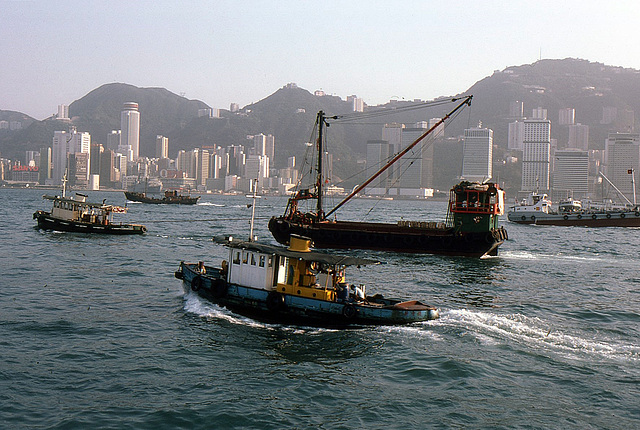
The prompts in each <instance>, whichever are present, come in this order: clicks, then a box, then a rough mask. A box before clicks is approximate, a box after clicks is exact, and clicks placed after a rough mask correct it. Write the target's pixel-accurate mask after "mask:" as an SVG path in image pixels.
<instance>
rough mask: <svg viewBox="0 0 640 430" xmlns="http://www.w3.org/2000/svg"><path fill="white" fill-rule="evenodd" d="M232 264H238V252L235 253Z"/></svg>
mask: <svg viewBox="0 0 640 430" xmlns="http://www.w3.org/2000/svg"><path fill="white" fill-rule="evenodd" d="M233 264H240V251H237V252H236V256H235V258H234V259H233Z"/></svg>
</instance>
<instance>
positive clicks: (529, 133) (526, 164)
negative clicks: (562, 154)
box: [522, 119, 551, 191]
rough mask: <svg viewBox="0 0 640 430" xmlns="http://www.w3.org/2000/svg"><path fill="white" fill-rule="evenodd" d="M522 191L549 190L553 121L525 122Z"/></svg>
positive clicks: (537, 120)
mask: <svg viewBox="0 0 640 430" xmlns="http://www.w3.org/2000/svg"><path fill="white" fill-rule="evenodd" d="M523 140H524V141H523V146H524V150H523V152H522V191H535V190H549V164H550V162H551V121H549V120H547V119H527V120H525V121H524V139H523Z"/></svg>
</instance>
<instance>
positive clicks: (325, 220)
mask: <svg viewBox="0 0 640 430" xmlns="http://www.w3.org/2000/svg"><path fill="white" fill-rule="evenodd" d="M471 97H472V96H467V97H464V98H463V100H462V102H461V103H460V104H458V106H457V107H456V108H455V109H454V110H452V111H451V112H449V113H448V114H447V115H445V117H444V118H442V119H441V120H440V121H438V122H437V123H436V124H434V125H433V126H432V127H431V128H430V129H429V130H427V131H426V132H425V133H424V134H423V135H422V136H420V137H419V138H418V139H416V140H415V141H414V142H413V143H412V144H410V145H409V146H407V147H406V148H405V149H404V150H402V151H401V152H399V153H398V154H397V155H395V156H394V157H393V158H392V159H391V160H390V161H389V162H388V163H387V164H386V165H385V166H383V167H382V168H381V169H380V170H378V172H376V173H375V174H374V175H373V176H371V177H370V178H369V179H368V180H366V181H365V182H364V183H363V184H362V185H359V186H357V187H355V188H354V189H353V190H352V192H351V193H350V194H349V195H348V196H347V197H346V198H345V199H344V200H342V202H341V203H340V204H338V205H337V206H336V207H334V208H333V209H331V210H330V211H328V212H326V213H325V210H324V207H323V201H324V194H325V192H324V189H323V188H324V184H325V179H324V178H323V176H322V172H323V168H322V158H323V157H322V154H323V153H324V149H323V128H324V127H325V126H327V119H326V117H325V115H324V112H322V111H320V112H318V116H317V120H316V121H317V123H316V125H317V126H318V139H317V143H318V144H317V149H318V153H317V155H316V156H317V159H318V165H317V167H316V169H315V171H316V174H317V177H316V178H314V185H313V188H310V189H309V188H307V189H299V190H298V191H296V193H295V194H294V195H293V197H291V198H290V199H289V202H288V204H287V207H286V209H285V213H284V215H282V216H278V217H272V218H271V220H270V221H269V230H270V231H271V234H272V235H273V237H274V238H275V239H276V240H277V241H278V242H280V243H282V244H287V243H289V236H290V235H291V234H297V235H301V236H305V237H309V238H311V239H312V240H313V243H314V244H315V246H316V247H317V248H343V249H374V250H381V251H392V252H409V253H422V254H440V255H455V256H468V257H482V256H485V255H497V253H498V247H499V246H500V245H501V244H502V243H503V242H504V241H505V240H506V239H507V238H508V237H507V231H506V230H505V229H504V227H500V226H499V225H498V223H499V216H500V215H501V214H502V213H503V211H504V191H503V190H501V189H500V187H499V186H498V184H496V183H478V182H468V181H462V182H460V183H459V184H457V185H456V186H454V187H453V188H452V189H451V191H450V193H449V207H448V212H447V216H446V221H445V222H427V221H404V220H400V221H398V222H397V223H374V222H353V221H340V220H332V219H331V218H329V216H330V215H331V214H332V213H334V212H335V211H336V210H337V209H339V208H340V207H341V206H342V205H343V204H345V203H347V202H348V201H349V200H350V199H351V198H353V197H354V196H356V195H357V194H358V193H359V192H360V191H361V190H363V189H364V188H365V187H366V186H367V185H368V184H369V183H371V182H372V181H373V180H375V178H377V177H378V176H379V175H380V174H382V173H383V172H384V171H385V170H386V169H388V168H389V167H391V165H393V164H394V163H395V162H396V161H398V160H399V159H400V158H401V157H402V156H404V155H405V154H407V152H408V151H410V150H411V149H412V148H413V147H414V146H416V145H417V144H418V143H419V142H420V141H421V140H422V139H424V138H425V137H426V136H427V135H429V134H430V133H431V132H432V131H433V130H435V129H437V128H438V127H439V126H440V125H441V124H443V123H444V121H445V120H447V119H448V118H450V117H451V116H452V115H454V114H455V113H456V112H457V111H458V110H459V109H461V108H462V107H464V106H465V105H468V104H470V103H471ZM453 101H459V99H454V100H453ZM306 200H315V201H316V203H317V204H316V209H315V211H308V212H302V211H300V210H299V208H298V207H299V204H301V203H303V202H304V201H306ZM403 215H404V216H405V217H406V216H407V214H403Z"/></svg>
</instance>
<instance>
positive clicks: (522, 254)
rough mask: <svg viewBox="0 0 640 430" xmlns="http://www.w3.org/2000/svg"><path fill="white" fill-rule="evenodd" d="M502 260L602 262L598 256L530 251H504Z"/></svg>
mask: <svg viewBox="0 0 640 430" xmlns="http://www.w3.org/2000/svg"><path fill="white" fill-rule="evenodd" d="M500 258H502V259H505V260H553V261H557V260H567V261H584V262H595V261H597V262H602V261H603V259H602V257H600V256H598V255H592V256H579V255H569V254H562V253H557V254H548V253H535V252H529V251H504V252H502V253H501V254H500Z"/></svg>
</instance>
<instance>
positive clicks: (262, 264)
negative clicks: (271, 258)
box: [259, 255, 264, 267]
mask: <svg viewBox="0 0 640 430" xmlns="http://www.w3.org/2000/svg"><path fill="white" fill-rule="evenodd" d="M259 265H260V267H264V255H261V256H260V264H259Z"/></svg>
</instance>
